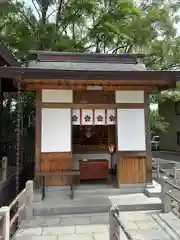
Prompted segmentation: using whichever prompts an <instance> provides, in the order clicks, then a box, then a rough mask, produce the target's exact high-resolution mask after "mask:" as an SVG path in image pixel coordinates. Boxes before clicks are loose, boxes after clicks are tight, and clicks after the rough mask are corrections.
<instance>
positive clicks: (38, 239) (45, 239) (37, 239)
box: [12, 235, 58, 240]
mask: <svg viewBox="0 0 180 240" xmlns="http://www.w3.org/2000/svg"><path fill="white" fill-rule="evenodd" d="M12 240H58V235H53V236H31V237H30V236H26V238H24V236H19V237H15V238H13V239H12Z"/></svg>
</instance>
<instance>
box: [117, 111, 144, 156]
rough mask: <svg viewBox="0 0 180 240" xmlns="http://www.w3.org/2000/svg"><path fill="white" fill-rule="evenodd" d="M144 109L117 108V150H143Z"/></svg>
mask: <svg viewBox="0 0 180 240" xmlns="http://www.w3.org/2000/svg"><path fill="white" fill-rule="evenodd" d="M145 134H146V132H145V117H144V109H118V110H117V136H118V150H119V151H145V150H146V141H145Z"/></svg>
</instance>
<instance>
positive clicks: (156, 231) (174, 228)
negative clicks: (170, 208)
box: [120, 211, 180, 240]
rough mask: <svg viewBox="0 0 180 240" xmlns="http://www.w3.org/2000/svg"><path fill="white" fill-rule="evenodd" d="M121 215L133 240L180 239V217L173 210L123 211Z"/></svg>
mask: <svg viewBox="0 0 180 240" xmlns="http://www.w3.org/2000/svg"><path fill="white" fill-rule="evenodd" d="M120 216H121V221H122V222H123V224H124V227H125V229H126V231H127V232H128V233H129V234H130V235H131V237H132V239H133V240H137V239H138V240H180V219H179V218H178V217H177V216H176V215H175V214H173V213H172V212H170V213H161V212H160V211H146V212H122V213H121V214H120Z"/></svg>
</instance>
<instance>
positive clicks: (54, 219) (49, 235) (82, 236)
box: [13, 213, 128, 240]
mask: <svg viewBox="0 0 180 240" xmlns="http://www.w3.org/2000/svg"><path fill="white" fill-rule="evenodd" d="M108 223H109V214H108V213H101V214H81V215H80V214H79V215H64V216H62V215H61V216H48V217H39V216H38V217H33V218H32V219H30V220H26V221H24V222H23V223H22V224H21V226H20V229H19V230H18V232H17V233H16V235H15V237H14V238H13V240H108V239H109V230H108V229H109V225H108ZM120 236H121V240H128V239H127V238H126V236H125V234H124V233H123V231H121V235H120Z"/></svg>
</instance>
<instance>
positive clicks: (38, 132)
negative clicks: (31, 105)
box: [34, 90, 42, 188]
mask: <svg viewBox="0 0 180 240" xmlns="http://www.w3.org/2000/svg"><path fill="white" fill-rule="evenodd" d="M41 95H42V93H41V90H36V125H35V128H36V129H35V174H34V175H35V188H39V187H40V183H41V179H40V178H37V177H36V172H39V171H40V164H41V163H40V161H41Z"/></svg>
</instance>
